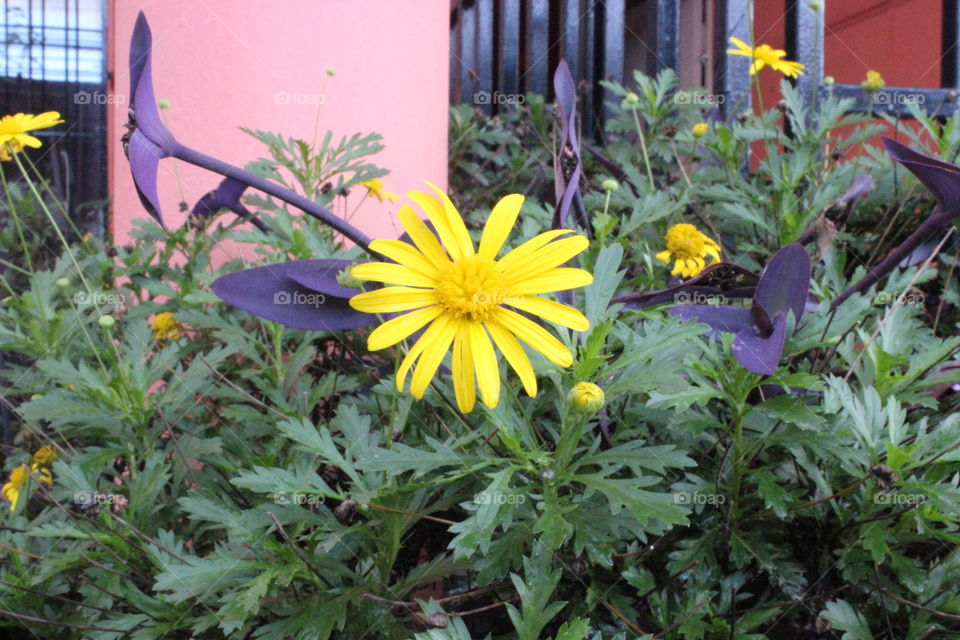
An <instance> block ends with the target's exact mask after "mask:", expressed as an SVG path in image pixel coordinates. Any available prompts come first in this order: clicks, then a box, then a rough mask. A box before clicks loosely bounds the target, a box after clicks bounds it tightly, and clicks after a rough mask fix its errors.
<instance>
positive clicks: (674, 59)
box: [656, 0, 722, 71]
mask: <svg viewBox="0 0 960 640" xmlns="http://www.w3.org/2000/svg"><path fill="white" fill-rule="evenodd" d="M721 1H722V0H721ZM656 57H657V71H660V70H661V69H679V67H680V3H679V2H677V1H676V0H657V46H656Z"/></svg>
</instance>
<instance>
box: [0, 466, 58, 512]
mask: <svg viewBox="0 0 960 640" xmlns="http://www.w3.org/2000/svg"><path fill="white" fill-rule="evenodd" d="M30 477H31V474H30V470H29V469H28V468H27V466H26V465H24V464H21V465H20V466H18V467H14V469H13V470H12V471H10V477H9V479H8V480H7V482H6V484H4V485H3V487H0V497H2V498H3V499H4V500H9V501H10V511H13V510H14V509H16V508H17V501H18V500H19V499H20V492H21V491H23V489H24V488H25V487H26V486H27V483H28V482H29V481H30ZM37 479H38V481H39V482H42V483H44V484H46V485H47V486H48V487H52V486H53V474H51V473H50V470H49V469H40V470H39V472H38V473H37Z"/></svg>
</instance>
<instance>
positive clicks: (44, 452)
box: [33, 444, 57, 467]
mask: <svg viewBox="0 0 960 640" xmlns="http://www.w3.org/2000/svg"><path fill="white" fill-rule="evenodd" d="M56 459H57V448H56V447H55V446H53V445H52V444H48V445H47V446H45V447H40V448H39V449H37V451H36V453H34V454H33V464H35V465H37V466H39V467H49V466H50V465H51V464H53V461H54V460H56Z"/></svg>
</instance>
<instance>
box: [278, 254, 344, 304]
mask: <svg viewBox="0 0 960 640" xmlns="http://www.w3.org/2000/svg"><path fill="white" fill-rule="evenodd" d="M355 264H359V262H357V261H356V260H338V259H335V258H326V259H322V260H295V261H293V262H287V263H285V266H286V267H287V268H288V270H287V277H288V278H290V279H291V280H293V281H295V282H297V283H298V284H301V285H303V286H304V287H306V288H308V289H312V290H313V291H318V292H320V293H324V294H326V295H328V296H334V297H337V298H347V299H348V300H349V299H350V298H352V297H353V296H355V295H357V294H358V293H361V292H360V291H359V290H357V289H351V288H350V287H345V286H343V285H342V284H340V283H339V282H337V275H338V274H339V273H340V272H341V271H344V270H345V269H349V268H350V267H352V266H353V265H355Z"/></svg>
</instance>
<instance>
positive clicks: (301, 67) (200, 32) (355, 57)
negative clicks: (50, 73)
mask: <svg viewBox="0 0 960 640" xmlns="http://www.w3.org/2000/svg"><path fill="white" fill-rule="evenodd" d="M140 10H143V12H144V13H145V14H146V16H147V19H148V20H149V21H150V26H151V29H152V31H153V81H154V87H155V90H156V95H157V98H158V99H162V98H166V99H168V100H169V101H170V104H171V106H170V108H169V109H168V110H167V111H166V112H164V113H163V117H164V118H165V119H166V121H167V124H168V126H169V128H170V130H171V131H172V132H173V134H174V136H176V138H177V139H178V140H180V141H181V142H182V143H184V144H186V145H188V146H191V147H193V148H195V149H198V150H200V151H203V152H206V153H209V154H210V155H213V156H214V157H218V158H220V159H222V160H226V161H228V162H231V163H233V164H236V165H240V166H242V165H244V164H245V163H246V162H248V161H250V160H253V159H255V158H257V157H261V156H264V155H266V153H265V149H266V148H265V147H264V146H263V145H262V144H261V143H259V142H258V141H256V140H255V139H254V138H252V137H250V136H248V135H247V134H244V133H243V132H241V131H239V129H238V127H239V126H246V127H250V128H254V129H263V130H267V131H274V132H279V133H282V134H284V135H290V136H294V137H298V138H302V139H305V140H308V141H309V140H311V139H312V138H313V131H314V122H315V120H316V117H317V109H318V104H317V103H318V102H321V101H322V105H320V106H319V109H320V131H321V135H322V132H323V131H324V130H325V129H331V130H333V132H334V134H335V135H343V134H352V133H354V132H358V131H360V132H365V133H367V132H377V133H380V134H382V135H383V136H384V141H383V142H384V144H385V145H386V149H385V150H384V151H382V152H381V153H380V154H377V155H375V156H373V162H374V163H375V164H377V165H378V166H380V167H382V168H385V169H389V170H390V174H389V175H387V176H386V177H384V178H383V182H384V187H385V188H386V189H388V190H389V191H393V192H395V193H398V194H401V195H402V194H403V193H405V192H406V191H408V190H410V189H414V188H423V182H422V181H423V180H424V179H427V180H430V181H431V182H434V183H435V184H437V185H439V186H441V188H445V186H446V176H447V100H448V87H447V84H448V56H449V50H448V47H449V35H448V34H449V14H448V11H449V2H448V0H389V1H388V0H284V1H283V2H276V1H267V0H243V1H242V2H240V1H237V0H205V1H204V2H191V1H187V0H139V1H136V0H122V1H118V0H111V1H110V3H109V11H110V15H109V52H108V60H109V68H110V70H111V81H112V86H111V87H110V91H111V93H113V94H114V96H115V98H114V100H113V103H114V104H113V107H112V108H110V109H109V113H108V136H109V137H108V143H109V144H108V148H109V155H108V163H109V190H110V194H111V197H112V199H113V214H112V221H111V226H112V232H113V234H114V238H115V239H116V240H117V241H118V242H124V241H125V240H126V239H127V238H128V235H127V234H128V233H129V230H130V229H131V226H132V225H131V222H132V221H133V220H135V219H138V218H145V217H147V214H146V212H145V211H144V210H143V208H142V207H141V206H140V203H139V200H138V199H137V196H136V191H135V190H134V187H133V181H132V179H131V177H130V171H129V168H128V166H127V162H126V159H125V158H124V156H123V151H122V149H121V145H120V136H121V134H122V133H123V125H124V123H125V122H126V119H127V115H126V114H127V106H128V104H129V100H128V99H127V93H128V92H129V90H130V76H129V70H128V68H127V64H128V62H127V60H128V56H129V46H130V34H131V32H132V30H133V24H134V21H135V20H136V16H137V12H138V11H140ZM327 68H332V69H334V70H335V71H336V75H335V76H333V77H328V76H327V73H326V69H327ZM318 95H322V98H317V97H315V96H318ZM278 96H279V98H278ZM288 96H289V99H288V100H285V99H284V98H286V97H288ZM174 162H177V168H178V170H179V173H180V177H181V179H182V181H183V184H184V189H185V192H186V201H187V202H188V203H190V204H191V206H192V204H193V203H194V202H195V201H196V200H197V199H198V198H199V197H200V196H201V195H203V194H204V193H206V192H207V191H209V190H210V189H212V188H214V187H215V186H216V184H217V183H218V182H219V180H220V178H219V176H217V175H215V174H212V173H209V172H206V171H204V170H201V169H198V168H196V167H192V166H188V165H184V164H183V163H181V162H178V161H175V160H172V159H165V160H162V161H161V162H160V176H159V182H160V199H161V205H162V207H163V213H164V219H165V221H166V222H167V224H168V226H170V227H173V226H175V225H179V224H182V222H183V220H184V219H185V214H184V213H181V212H180V211H179V210H178V203H179V201H180V196H179V189H178V186H177V184H178V183H177V178H176V175H175V174H174V164H173V163H174ZM362 191H364V190H363V189H355V190H354V193H352V194H351V195H350V204H349V209H348V210H350V211H352V210H353V208H354V205H355V204H356V203H357V202H359V201H360V199H361V198H362V196H363V194H362V193H361V192H362ZM397 206H398V205H396V204H391V205H387V204H383V205H381V204H379V203H378V202H376V201H375V200H373V199H371V198H367V199H366V201H364V202H363V204H362V205H361V207H360V209H359V211H358V212H357V214H356V216H355V217H354V218H352V219H351V221H352V222H354V223H355V224H356V225H357V226H359V227H360V228H361V229H362V230H363V231H365V232H366V233H367V234H368V235H372V236H374V237H376V236H391V237H396V236H398V235H399V234H400V232H399V231H397V229H398V228H399V227H398V225H396V223H395V221H394V218H393V216H392V215H391V213H392V212H393V211H395V209H396V208H397ZM225 215H232V214H225Z"/></svg>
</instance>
